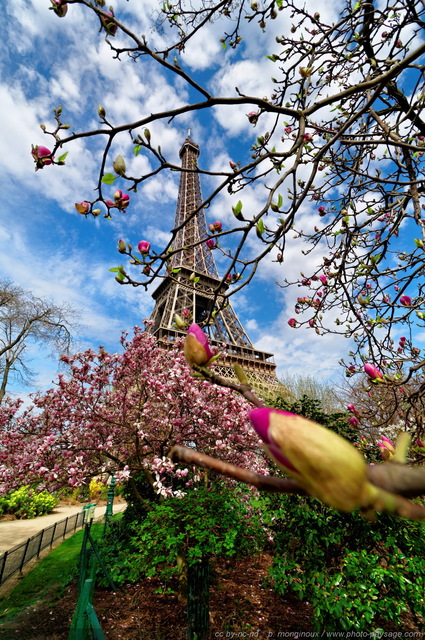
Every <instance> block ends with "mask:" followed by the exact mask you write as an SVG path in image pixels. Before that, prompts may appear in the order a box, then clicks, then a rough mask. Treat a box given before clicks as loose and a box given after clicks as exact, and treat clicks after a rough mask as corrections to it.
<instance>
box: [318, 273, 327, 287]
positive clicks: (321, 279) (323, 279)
mask: <svg viewBox="0 0 425 640" xmlns="http://www.w3.org/2000/svg"><path fill="white" fill-rule="evenodd" d="M319 280H320V282H321V283H322V284H323V285H327V284H328V279H327V277H326V276H325V275H323V274H322V275H320V276H319Z"/></svg>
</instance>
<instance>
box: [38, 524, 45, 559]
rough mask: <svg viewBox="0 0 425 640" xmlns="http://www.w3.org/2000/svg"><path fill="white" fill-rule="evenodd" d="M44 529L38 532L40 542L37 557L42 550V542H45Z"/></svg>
mask: <svg viewBox="0 0 425 640" xmlns="http://www.w3.org/2000/svg"><path fill="white" fill-rule="evenodd" d="M44 531H45V530H44V529H42V530H41V531H40V533H39V534H38V535H39V536H40V542H39V543H38V549H37V558H38V556H39V555H40V551H41V544H42V542H43V536H44Z"/></svg>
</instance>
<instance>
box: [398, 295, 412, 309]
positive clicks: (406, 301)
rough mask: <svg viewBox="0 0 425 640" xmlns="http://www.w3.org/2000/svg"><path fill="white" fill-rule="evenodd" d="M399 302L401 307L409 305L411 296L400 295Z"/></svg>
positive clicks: (410, 304)
mask: <svg viewBox="0 0 425 640" xmlns="http://www.w3.org/2000/svg"><path fill="white" fill-rule="evenodd" d="M400 304H402V305H403V307H411V306H412V298H410V296H401V297H400Z"/></svg>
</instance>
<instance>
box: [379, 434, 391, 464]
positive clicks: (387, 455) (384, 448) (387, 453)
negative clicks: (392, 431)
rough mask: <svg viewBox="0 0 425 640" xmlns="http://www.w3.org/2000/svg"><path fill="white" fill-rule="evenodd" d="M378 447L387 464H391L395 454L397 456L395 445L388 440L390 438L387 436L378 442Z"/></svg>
mask: <svg viewBox="0 0 425 640" xmlns="http://www.w3.org/2000/svg"><path fill="white" fill-rule="evenodd" d="M378 447H379V451H380V453H381V456H382V458H383V459H384V460H385V461H386V462H389V461H390V460H391V459H392V458H393V457H394V454H395V448H394V445H393V443H392V442H391V440H388V438H385V436H383V437H382V440H381V441H380V442H378Z"/></svg>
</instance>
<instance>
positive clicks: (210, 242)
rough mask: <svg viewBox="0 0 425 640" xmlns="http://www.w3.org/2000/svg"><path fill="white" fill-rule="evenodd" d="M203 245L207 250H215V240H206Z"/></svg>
mask: <svg viewBox="0 0 425 640" xmlns="http://www.w3.org/2000/svg"><path fill="white" fill-rule="evenodd" d="M205 244H206V245H207V247H208V249H215V247H216V244H215V240H213V239H212V238H208V240H207V241H206V242H205Z"/></svg>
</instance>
